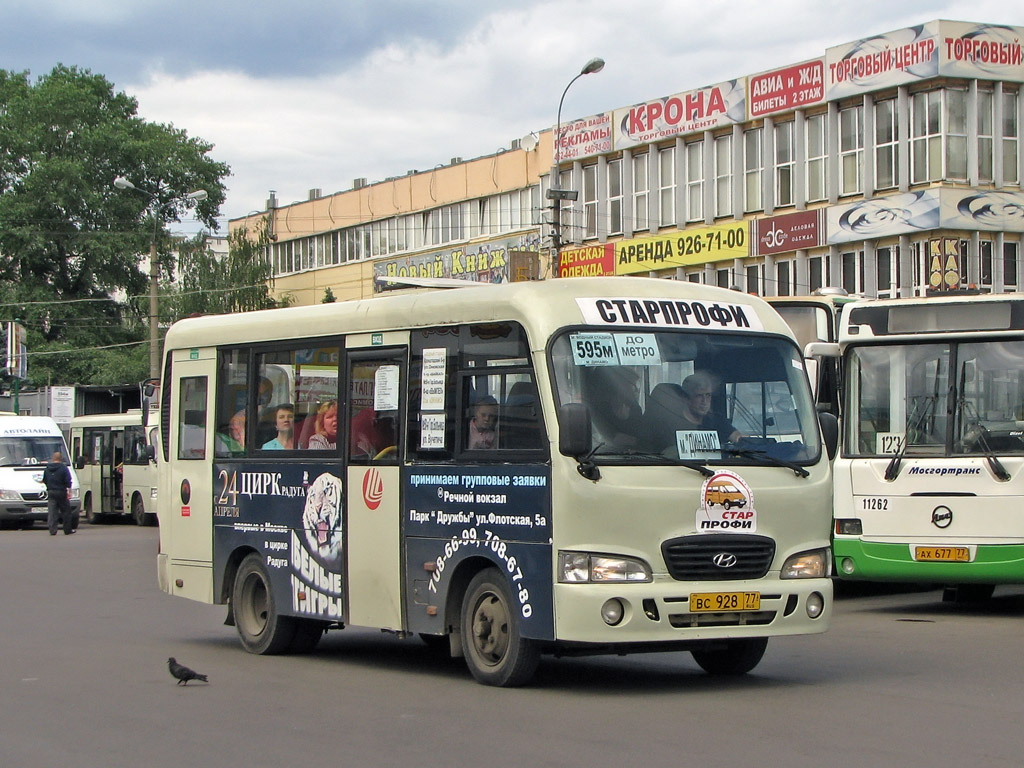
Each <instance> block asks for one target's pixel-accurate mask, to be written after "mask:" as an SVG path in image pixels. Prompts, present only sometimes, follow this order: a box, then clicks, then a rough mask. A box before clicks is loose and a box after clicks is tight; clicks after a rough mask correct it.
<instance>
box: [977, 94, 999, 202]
mask: <svg viewBox="0 0 1024 768" xmlns="http://www.w3.org/2000/svg"><path fill="white" fill-rule="evenodd" d="M992 104H993V98H992V91H978V180H979V181H981V183H982V184H991V183H992V179H993V178H995V177H994V176H993V175H992V146H993V144H992V142H993V130H992Z"/></svg>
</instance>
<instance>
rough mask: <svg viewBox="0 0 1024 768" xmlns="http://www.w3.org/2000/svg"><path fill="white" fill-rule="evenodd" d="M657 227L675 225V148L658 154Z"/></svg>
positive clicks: (667, 148)
mask: <svg viewBox="0 0 1024 768" xmlns="http://www.w3.org/2000/svg"><path fill="white" fill-rule="evenodd" d="M658 195H659V197H658V225H659V226H662V227H667V226H671V225H672V224H675V223H676V148H675V147H666V148H665V149H662V150H660V151H659V152H658Z"/></svg>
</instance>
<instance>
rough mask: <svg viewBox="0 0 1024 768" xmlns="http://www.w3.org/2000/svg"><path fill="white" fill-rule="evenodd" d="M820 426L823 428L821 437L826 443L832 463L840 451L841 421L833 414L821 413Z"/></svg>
mask: <svg viewBox="0 0 1024 768" xmlns="http://www.w3.org/2000/svg"><path fill="white" fill-rule="evenodd" d="M818 425H819V426H820V427H821V437H822V440H824V441H825V450H826V451H827V452H828V460H829V461H832V459H834V458H835V457H836V453H837V452H838V451H839V419H837V418H836V417H835V414H832V413H819V414H818Z"/></svg>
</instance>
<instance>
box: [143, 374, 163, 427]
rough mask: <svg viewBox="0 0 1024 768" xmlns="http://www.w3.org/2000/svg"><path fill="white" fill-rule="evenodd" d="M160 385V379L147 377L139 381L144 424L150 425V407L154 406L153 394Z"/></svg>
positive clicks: (144, 425) (145, 425)
mask: <svg viewBox="0 0 1024 768" xmlns="http://www.w3.org/2000/svg"><path fill="white" fill-rule="evenodd" d="M159 386H160V379H146V380H145V381H143V382H140V383H139V400H140V401H141V403H142V426H143V427H148V426H149V409H150V408H152V407H153V405H152V401H153V395H155V394H156V391H157V388H158V387H159Z"/></svg>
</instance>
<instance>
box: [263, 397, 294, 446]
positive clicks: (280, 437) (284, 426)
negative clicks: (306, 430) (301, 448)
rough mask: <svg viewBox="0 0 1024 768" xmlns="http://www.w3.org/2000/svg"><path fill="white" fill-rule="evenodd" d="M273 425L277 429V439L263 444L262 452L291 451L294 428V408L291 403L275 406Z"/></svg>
mask: <svg viewBox="0 0 1024 768" xmlns="http://www.w3.org/2000/svg"><path fill="white" fill-rule="evenodd" d="M274 425H275V426H276V427H277V437H275V438H274V439H273V440H268V441H267V442H265V443H264V444H263V450H265V451H273V450H278V451H279V450H282V449H283V450H291V449H292V448H294V447H295V444H294V441H293V439H292V438H293V434H292V433H293V431H294V427H295V407H294V406H293V405H292V404H291V403H286V404H285V405H279V406H277V410H276V413H275V415H274Z"/></svg>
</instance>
